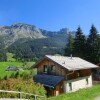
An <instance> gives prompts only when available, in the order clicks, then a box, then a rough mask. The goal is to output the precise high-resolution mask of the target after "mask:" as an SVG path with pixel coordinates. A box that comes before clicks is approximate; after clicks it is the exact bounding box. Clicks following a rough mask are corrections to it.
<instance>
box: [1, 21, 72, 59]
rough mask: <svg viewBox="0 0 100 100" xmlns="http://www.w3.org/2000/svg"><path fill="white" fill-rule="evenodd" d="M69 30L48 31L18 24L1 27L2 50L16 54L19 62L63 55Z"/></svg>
mask: <svg viewBox="0 0 100 100" xmlns="http://www.w3.org/2000/svg"><path fill="white" fill-rule="evenodd" d="M69 33H71V34H73V35H74V32H71V31H69V29H67V28H62V29H60V30H59V31H47V30H44V29H40V28H37V27H36V26H34V25H28V24H22V23H16V24H13V25H11V26H2V27H0V38H1V40H0V45H1V49H2V48H3V49H6V51H7V52H8V51H9V52H11V53H14V54H15V58H16V59H17V60H22V59H24V58H25V59H27V60H28V59H30V60H33V59H34V57H35V58H40V57H41V56H44V55H45V54H63V49H64V47H65V45H66V43H67V37H68V34H69Z"/></svg>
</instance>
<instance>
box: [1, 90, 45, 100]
mask: <svg viewBox="0 0 100 100" xmlns="http://www.w3.org/2000/svg"><path fill="white" fill-rule="evenodd" d="M0 92H5V93H16V94H19V98H20V99H21V95H22V94H26V95H30V96H33V97H34V100H37V97H39V98H44V100H46V96H40V95H36V94H31V93H25V92H19V91H7V90H0Z"/></svg>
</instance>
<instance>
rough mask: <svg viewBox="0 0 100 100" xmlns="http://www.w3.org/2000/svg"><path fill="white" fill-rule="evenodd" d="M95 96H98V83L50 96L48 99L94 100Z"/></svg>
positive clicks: (99, 90)
mask: <svg viewBox="0 0 100 100" xmlns="http://www.w3.org/2000/svg"><path fill="white" fill-rule="evenodd" d="M97 96H100V85H95V86H93V87H91V88H87V89H82V90H79V91H76V92H73V93H67V94H61V95H59V96H55V97H50V98H48V100H95V98H96V97H97Z"/></svg>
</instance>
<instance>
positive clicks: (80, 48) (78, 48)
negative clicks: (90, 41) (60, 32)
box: [74, 26, 86, 58]
mask: <svg viewBox="0 0 100 100" xmlns="http://www.w3.org/2000/svg"><path fill="white" fill-rule="evenodd" d="M85 47H86V38H85V35H83V32H82V30H81V28H80V26H79V27H78V29H77V31H76V35H75V39H74V56H78V57H81V58H85Z"/></svg>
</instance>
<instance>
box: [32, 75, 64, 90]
mask: <svg viewBox="0 0 100 100" xmlns="http://www.w3.org/2000/svg"><path fill="white" fill-rule="evenodd" d="M33 79H34V81H35V82H36V83H41V84H43V85H44V86H46V87H49V88H54V87H55V86H56V85H57V84H59V83H60V82H61V81H62V80H63V79H64V77H61V76H53V75H45V74H42V75H40V74H38V75H35V76H34V77H33Z"/></svg>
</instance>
